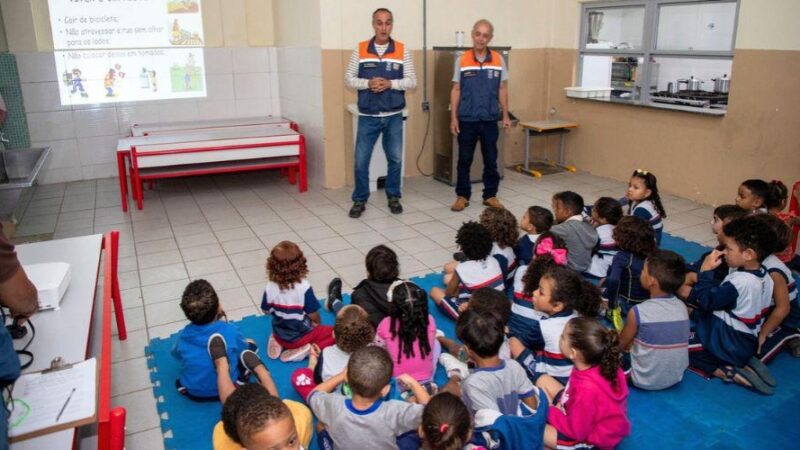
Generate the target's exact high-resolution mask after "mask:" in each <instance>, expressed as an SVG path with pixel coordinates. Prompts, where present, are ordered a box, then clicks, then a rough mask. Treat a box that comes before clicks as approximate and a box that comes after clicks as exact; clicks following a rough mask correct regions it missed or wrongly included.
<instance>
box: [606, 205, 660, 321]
mask: <svg viewBox="0 0 800 450" xmlns="http://www.w3.org/2000/svg"><path fill="white" fill-rule="evenodd" d="M613 236H614V241H615V242H616V243H617V247H619V253H617V254H616V255H614V259H613V260H612V261H611V267H609V269H608V275H606V278H605V279H604V280H605V281H604V282H603V298H604V299H606V300H608V310H607V311H608V312H607V316H608V319H609V320H610V321H611V322H612V323H613V324H614V327H615V328H616V329H617V331H619V330H621V329H622V325H623V324H622V318H623V317H625V316H626V315H627V314H628V310H629V309H630V308H631V306H633V305H635V304H639V303H641V302H643V301H645V300H647V299H648V298H650V294H649V293H648V292H647V291H646V290H645V289H643V288H642V284H641V282H640V281H639V278H640V277H641V276H642V269H644V260H645V259H647V257H648V256H650V253H652V252H653V251H655V250H656V235H655V232H654V231H653V227H652V226H651V225H650V223H649V222H648V221H647V220H645V219H642V218H641V217H636V216H625V217H623V218H622V219H620V221H619V223H618V224H617V227H616V228H614V234H613Z"/></svg>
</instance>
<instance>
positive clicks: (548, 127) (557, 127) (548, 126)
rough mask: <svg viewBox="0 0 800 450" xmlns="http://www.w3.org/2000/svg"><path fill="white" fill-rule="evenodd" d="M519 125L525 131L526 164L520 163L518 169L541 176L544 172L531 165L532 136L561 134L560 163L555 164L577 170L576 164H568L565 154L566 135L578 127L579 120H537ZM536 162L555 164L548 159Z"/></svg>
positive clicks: (571, 170) (569, 169) (573, 170)
mask: <svg viewBox="0 0 800 450" xmlns="http://www.w3.org/2000/svg"><path fill="white" fill-rule="evenodd" d="M519 126H520V127H522V130H523V131H524V132H525V165H524V166H523V165H518V166H517V170H518V171H520V172H525V173H528V174H530V175H533V176H535V177H541V176H542V173H541V172H540V171H537V170H534V169H531V166H530V164H531V157H530V146H531V138H536V137H543V136H544V137H546V136H553V135H558V136H560V141H559V151H558V163H556V164H555V165H556V166H558V167H561V168H563V169H565V170H568V171H570V172H575V170H576V169H575V167H574V166H569V165H566V161H565V158H564V155H565V148H564V135H566V134H567V133H569V132H570V130H571V129H572V128H578V123H577V122H572V121H568V120H558V119H554V120H536V121H530V122H520V123H519ZM534 162H543V163H546V164H548V165H554V164H553V163H552V162H550V161H548V160H534Z"/></svg>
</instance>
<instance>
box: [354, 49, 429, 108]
mask: <svg viewBox="0 0 800 450" xmlns="http://www.w3.org/2000/svg"><path fill="white" fill-rule="evenodd" d="M388 48H389V44H388V43H386V44H383V45H380V44H377V43H376V44H375V51H377V52H378V55H381V56H383V54H384V53H385V52H386V49H388ZM358 61H359V58H358V48H356V49H355V50H354V51H353V53H352V54H351V55H350V62H349V63H348V64H347V70H346V71H345V73H344V81H345V84H347V87H349V88H351V89H355V90H362V89H369V80H368V79H366V78H358ZM390 81H391V83H392V89H396V90H399V91H405V90H408V89H413V88H415V87H416V86H417V74H416V72H415V71H414V61H413V60H412V59H411V52H409V51H408V47H406V48H405V49H404V51H403V78H402V79H400V80H390ZM399 113H400V111H395V112H388V113H381V114H375V115H374V116H376V117H380V116H388V115H393V114H399ZM359 114H360V115H362V116H368V115H372V114H361V113H359Z"/></svg>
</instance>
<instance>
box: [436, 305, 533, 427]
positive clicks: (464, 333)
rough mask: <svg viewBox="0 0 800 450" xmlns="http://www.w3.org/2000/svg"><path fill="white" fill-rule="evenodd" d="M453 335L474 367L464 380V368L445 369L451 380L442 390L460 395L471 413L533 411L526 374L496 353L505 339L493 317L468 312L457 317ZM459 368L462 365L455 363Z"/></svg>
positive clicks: (511, 413) (496, 317)
mask: <svg viewBox="0 0 800 450" xmlns="http://www.w3.org/2000/svg"><path fill="white" fill-rule="evenodd" d="M456 334H457V335H458V338H459V339H461V341H462V342H463V343H464V348H465V349H466V351H467V355H468V356H469V360H470V361H471V362H473V363H474V364H475V368H474V369H470V371H469V374H467V376H466V377H465V378H463V381H461V384H460V387H459V385H458V384H459V380H461V379H462V377H464V375H465V374H464V373H463V367H448V365H445V367H444V368H445V370H446V371H447V376H448V377H449V378H450V380H449V381H448V383H447V385H446V386H445V387H444V388H443V389H442V390H443V391H445V392H452V393H459V392H460V394H461V398H462V399H463V400H464V403H465V404H466V405H467V408H468V409H469V410H470V412H472V413H473V414H474V413H475V412H477V411H478V410H481V409H490V410H494V411H498V412H500V414H507V415H520V414H522V413H523V412H524V410H523V409H521V405H522V404H525V405H526V406H527V407H528V408H529V409H531V410H535V409H536V407H537V405H538V397H537V395H536V394H537V391H536V388H534V386H533V384H532V383H531V381H530V380H529V379H528V377H527V376H526V375H525V369H523V368H522V366H520V365H519V363H518V362H516V361H514V360H503V359H501V358H500V355H499V351H500V347H501V346H502V345H503V340H504V338H505V336H504V333H503V324H502V323H501V322H500V319H499V318H498V316H497V315H496V314H491V313H489V314H480V313H478V312H476V311H473V310H471V309H468V310H466V311H464V313H463V314H462V315H461V317H459V318H458V323H457V324H456ZM458 365H459V366H461V363H460V362H458Z"/></svg>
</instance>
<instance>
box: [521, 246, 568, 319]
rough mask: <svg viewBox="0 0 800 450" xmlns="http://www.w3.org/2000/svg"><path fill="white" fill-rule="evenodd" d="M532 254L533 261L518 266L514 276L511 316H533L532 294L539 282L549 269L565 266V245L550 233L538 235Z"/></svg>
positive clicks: (537, 287)
mask: <svg viewBox="0 0 800 450" xmlns="http://www.w3.org/2000/svg"><path fill="white" fill-rule="evenodd" d="M540 242H541V243H542V246H541V248H539V243H540ZM534 253H535V255H534V258H533V261H531V263H530V264H528V265H526V266H519V269H518V270H517V273H516V274H515V275H514V289H513V294H514V297H513V299H512V304H511V314H513V315H518V316H522V317H528V318H530V317H533V316H535V315H536V313H535V312H534V309H533V292H534V291H536V289H539V280H540V279H541V278H542V276H543V275H544V274H545V272H547V271H548V270H550V269H551V268H553V267H556V266H565V265H566V264H567V243H566V242H564V239H561V238H560V237H559V236H557V235H555V234H553V233H551V232H550V231H546V232H544V233H542V234H540V235H539V238H538V239H537V240H536V243H535V249H534Z"/></svg>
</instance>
